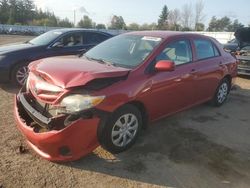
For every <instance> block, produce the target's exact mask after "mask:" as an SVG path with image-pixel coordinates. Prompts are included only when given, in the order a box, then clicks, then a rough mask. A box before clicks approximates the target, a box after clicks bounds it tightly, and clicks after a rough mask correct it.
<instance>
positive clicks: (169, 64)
mask: <svg viewBox="0 0 250 188" xmlns="http://www.w3.org/2000/svg"><path fill="white" fill-rule="evenodd" d="M174 69H175V64H174V62H173V61H169V60H160V61H158V62H157V63H156V65H155V70H156V71H157V72H168V71H174Z"/></svg>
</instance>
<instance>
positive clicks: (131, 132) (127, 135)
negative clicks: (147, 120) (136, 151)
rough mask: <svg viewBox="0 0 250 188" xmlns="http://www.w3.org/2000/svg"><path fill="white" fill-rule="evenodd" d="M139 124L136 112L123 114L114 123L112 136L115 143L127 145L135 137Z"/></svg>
mask: <svg viewBox="0 0 250 188" xmlns="http://www.w3.org/2000/svg"><path fill="white" fill-rule="evenodd" d="M138 127H139V124H138V119H137V117H136V116H135V115H134V114H124V115H122V116H121V117H120V118H119V119H118V120H117V121H116V122H115V124H114V126H113V129H112V133H111V137H112V142H113V144H114V145H116V146H118V147H125V146H126V145H128V144H129V143H130V142H131V141H132V140H133V139H134V137H135V135H136V133H137V130H138Z"/></svg>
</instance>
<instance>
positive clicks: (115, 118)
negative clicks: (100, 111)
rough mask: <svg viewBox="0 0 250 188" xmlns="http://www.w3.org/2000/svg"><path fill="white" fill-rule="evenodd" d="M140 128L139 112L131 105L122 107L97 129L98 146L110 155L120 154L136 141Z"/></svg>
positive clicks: (140, 118)
mask: <svg viewBox="0 0 250 188" xmlns="http://www.w3.org/2000/svg"><path fill="white" fill-rule="evenodd" d="M141 127H142V117H141V113H140V111H139V110H138V109H137V108H136V107H135V106H133V105H124V106H123V107H121V108H119V109H118V110H117V111H115V112H114V113H113V115H112V116H111V118H110V119H109V120H108V121H107V122H106V123H105V125H103V127H102V128H99V132H98V139H99V142H100V144H101V145H102V146H103V147H104V148H105V149H107V150H108V151H109V152H111V153H120V152H122V151H125V150H127V149H128V148H130V147H131V146H132V145H133V144H134V143H135V141H136V139H137V137H138V134H139V132H140V130H141Z"/></svg>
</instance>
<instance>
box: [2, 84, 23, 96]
mask: <svg viewBox="0 0 250 188" xmlns="http://www.w3.org/2000/svg"><path fill="white" fill-rule="evenodd" d="M0 88H1V89H2V90H4V91H5V92H7V93H11V94H16V93H18V91H19V90H20V89H21V88H20V87H17V86H13V85H12V84H10V83H5V84H0Z"/></svg>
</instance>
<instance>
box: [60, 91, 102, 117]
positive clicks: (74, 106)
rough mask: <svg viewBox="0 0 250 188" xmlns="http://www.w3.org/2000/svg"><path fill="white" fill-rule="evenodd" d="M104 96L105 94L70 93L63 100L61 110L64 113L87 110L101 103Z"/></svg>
mask: <svg viewBox="0 0 250 188" xmlns="http://www.w3.org/2000/svg"><path fill="white" fill-rule="evenodd" d="M104 98H105V96H89V95H80V94H74V95H70V96H68V97H65V98H64V99H63V100H62V102H61V104H60V107H61V110H60V111H62V113H74V112H79V111H82V110H86V109H89V108H92V107H94V106H96V105H98V104H100V103H101V102H102V101H103V99H104Z"/></svg>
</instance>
